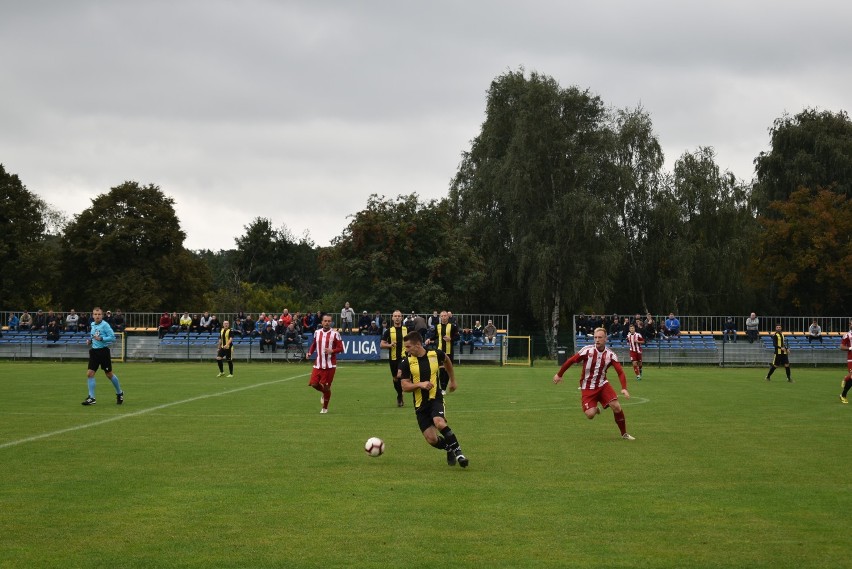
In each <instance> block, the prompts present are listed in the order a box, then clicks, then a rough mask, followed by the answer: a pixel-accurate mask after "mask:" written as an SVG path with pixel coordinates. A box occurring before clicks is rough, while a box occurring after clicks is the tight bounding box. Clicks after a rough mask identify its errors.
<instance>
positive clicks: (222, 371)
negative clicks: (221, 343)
mask: <svg viewBox="0 0 852 569" xmlns="http://www.w3.org/2000/svg"><path fill="white" fill-rule="evenodd" d="M216 365H217V366H218V367H219V374H218V375H217V376H216V377H222V376H223V375H225V368H224V366H223V365H222V354H221V352H220V353H218V354H216Z"/></svg>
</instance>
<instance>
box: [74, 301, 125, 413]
mask: <svg viewBox="0 0 852 569" xmlns="http://www.w3.org/2000/svg"><path fill="white" fill-rule="evenodd" d="M92 319H93V320H94V322H92V326H91V330H90V331H89V335H90V337H89V339H87V340H86V343H87V344H89V345H90V346H91V348H89V372H88V375H89V396H88V397H86V400H85V401H83V405H94V404H95V403H96V400H95V372H96V371H98V368H99V367H100V368H102V369H103V370H104V373H106V376H107V378H108V379H109V380H110V381H111V382H112V384H113V386H114V387H115V402H116V404H118V405H121V404H122V403H124V392H123V391H122V390H121V386H120V385H119V383H118V376H117V375H115V374H114V373H113V372H112V356H111V355H110V352H109V347H110V345H111V344H112V343H113V342H114V341H115V333H114V332H113V331H112V327H111V326H110V325H109V324H108V323H107V322H105V321H104V312H103V310H101V309H100V307H98V306H96V307H95V309H94V310H92Z"/></svg>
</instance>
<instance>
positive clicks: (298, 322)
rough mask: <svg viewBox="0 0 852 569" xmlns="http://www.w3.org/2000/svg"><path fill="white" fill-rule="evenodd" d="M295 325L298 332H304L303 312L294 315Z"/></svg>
mask: <svg viewBox="0 0 852 569" xmlns="http://www.w3.org/2000/svg"><path fill="white" fill-rule="evenodd" d="M293 326H295V327H296V332H298V333H299V334H300V335H301V334H302V313H301V312H296V313H295V314H294V315H293Z"/></svg>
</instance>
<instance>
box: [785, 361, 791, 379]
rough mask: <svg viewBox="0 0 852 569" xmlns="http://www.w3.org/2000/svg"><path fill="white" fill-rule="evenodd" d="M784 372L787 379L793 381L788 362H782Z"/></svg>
mask: <svg viewBox="0 0 852 569" xmlns="http://www.w3.org/2000/svg"><path fill="white" fill-rule="evenodd" d="M784 372H785V373H786V374H787V381H788V382H789V383H793V378H792V377H790V362H787V363H786V364H784Z"/></svg>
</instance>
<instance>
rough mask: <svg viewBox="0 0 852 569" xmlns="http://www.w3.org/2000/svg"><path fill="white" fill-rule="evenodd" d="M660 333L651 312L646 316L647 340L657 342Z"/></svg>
mask: <svg viewBox="0 0 852 569" xmlns="http://www.w3.org/2000/svg"><path fill="white" fill-rule="evenodd" d="M658 333H659V330H658V329H657V322H656V320H654V317H653V316H651V313H650V312H649V313H648V314H646V315H645V334H644V335H645V340H655V339H656V338H657V335H658Z"/></svg>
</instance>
